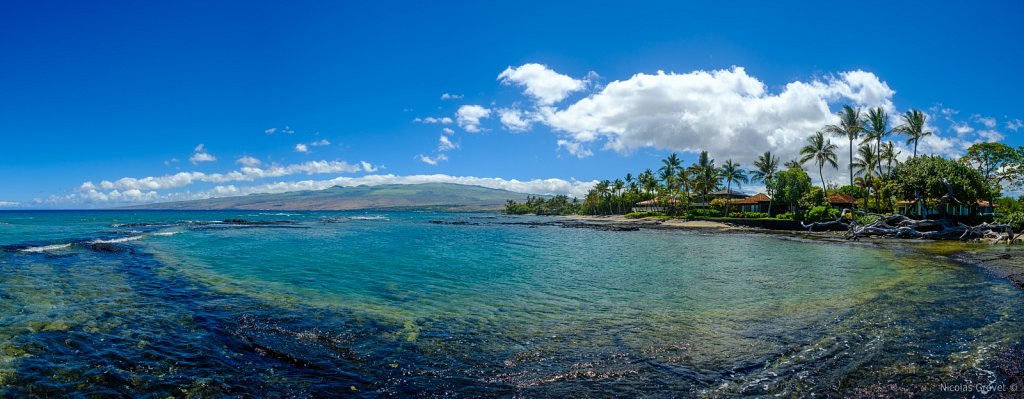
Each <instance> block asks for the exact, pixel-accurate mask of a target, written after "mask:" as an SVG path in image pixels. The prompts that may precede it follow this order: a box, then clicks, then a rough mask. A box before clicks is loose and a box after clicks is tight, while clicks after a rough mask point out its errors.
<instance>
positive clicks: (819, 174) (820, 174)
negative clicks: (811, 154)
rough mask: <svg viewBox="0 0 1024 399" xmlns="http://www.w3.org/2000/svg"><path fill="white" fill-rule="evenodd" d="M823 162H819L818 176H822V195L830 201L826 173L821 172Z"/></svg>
mask: <svg viewBox="0 0 1024 399" xmlns="http://www.w3.org/2000/svg"><path fill="white" fill-rule="evenodd" d="M821 168H822V166H821V164H818V177H819V178H821V196H822V197H824V198H825V201H828V190H827V189H826V188H825V174H824V173H822V172H821Z"/></svg>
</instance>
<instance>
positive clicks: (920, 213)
mask: <svg viewBox="0 0 1024 399" xmlns="http://www.w3.org/2000/svg"><path fill="white" fill-rule="evenodd" d="M940 205H941V204H939V201H938V200H932V201H921V200H920V199H916V200H912V201H900V202H897V203H896V212H897V213H899V214H900V215H907V216H910V217H924V218H927V217H935V216H940V215H942V210H943V209H942V208H941V207H940ZM945 211H946V212H945V214H946V215H947V216H975V215H992V214H994V213H995V211H996V207H995V206H994V205H992V203H990V202H988V201H982V200H978V201H977V202H975V203H974V204H970V203H967V204H965V203H961V202H959V201H956V202H954V201H948V202H946V203H945Z"/></svg>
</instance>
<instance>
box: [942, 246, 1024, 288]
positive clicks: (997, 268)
mask: <svg viewBox="0 0 1024 399" xmlns="http://www.w3.org/2000/svg"><path fill="white" fill-rule="evenodd" d="M950 258H951V259H953V260H955V261H957V262H960V263H963V264H968V265H974V266H977V267H980V268H982V269H984V270H985V271H987V272H989V273H992V274H993V275H995V276H997V277H999V278H1005V279H1007V280H1009V281H1010V282H1011V283H1013V285H1015V286H1017V288H1020V289H1022V290H1024V247H1016V246H1012V245H1002V246H992V247H991V248H986V249H980V250H975V251H964V252H960V253H956V254H953V255H952V256H950Z"/></svg>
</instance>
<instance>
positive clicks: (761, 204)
mask: <svg viewBox="0 0 1024 399" xmlns="http://www.w3.org/2000/svg"><path fill="white" fill-rule="evenodd" d="M771 201H772V199H771V197H769V196H768V195H767V194H765V193H757V194H754V195H753V196H750V197H747V198H744V199H741V200H737V201H736V202H733V203H731V204H730V205H736V206H738V207H739V210H740V212H761V213H768V207H769V206H770V205H771ZM730 208H731V206H730Z"/></svg>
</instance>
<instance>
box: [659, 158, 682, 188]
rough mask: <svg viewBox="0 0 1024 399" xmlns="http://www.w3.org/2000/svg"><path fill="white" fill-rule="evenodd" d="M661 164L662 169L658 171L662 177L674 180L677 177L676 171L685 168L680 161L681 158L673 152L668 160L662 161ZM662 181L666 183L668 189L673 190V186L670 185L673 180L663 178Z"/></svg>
mask: <svg viewBox="0 0 1024 399" xmlns="http://www.w3.org/2000/svg"><path fill="white" fill-rule="evenodd" d="M661 164H662V166H661V169H658V171H659V172H661V173H662V176H669V177H672V178H674V177H675V175H676V171H677V170H679V168H682V167H683V160H681V159H679V156H678V155H676V153H674V152H673V153H671V154H669V156H668V157H667V158H665V159H662V160H661ZM662 180H664V181H665V185H666V186H667V187H668V189H669V190H672V188H673V187H672V185H671V184H669V183H670V180H672V179H671V178H670V179H664V178H663V179H662Z"/></svg>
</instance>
